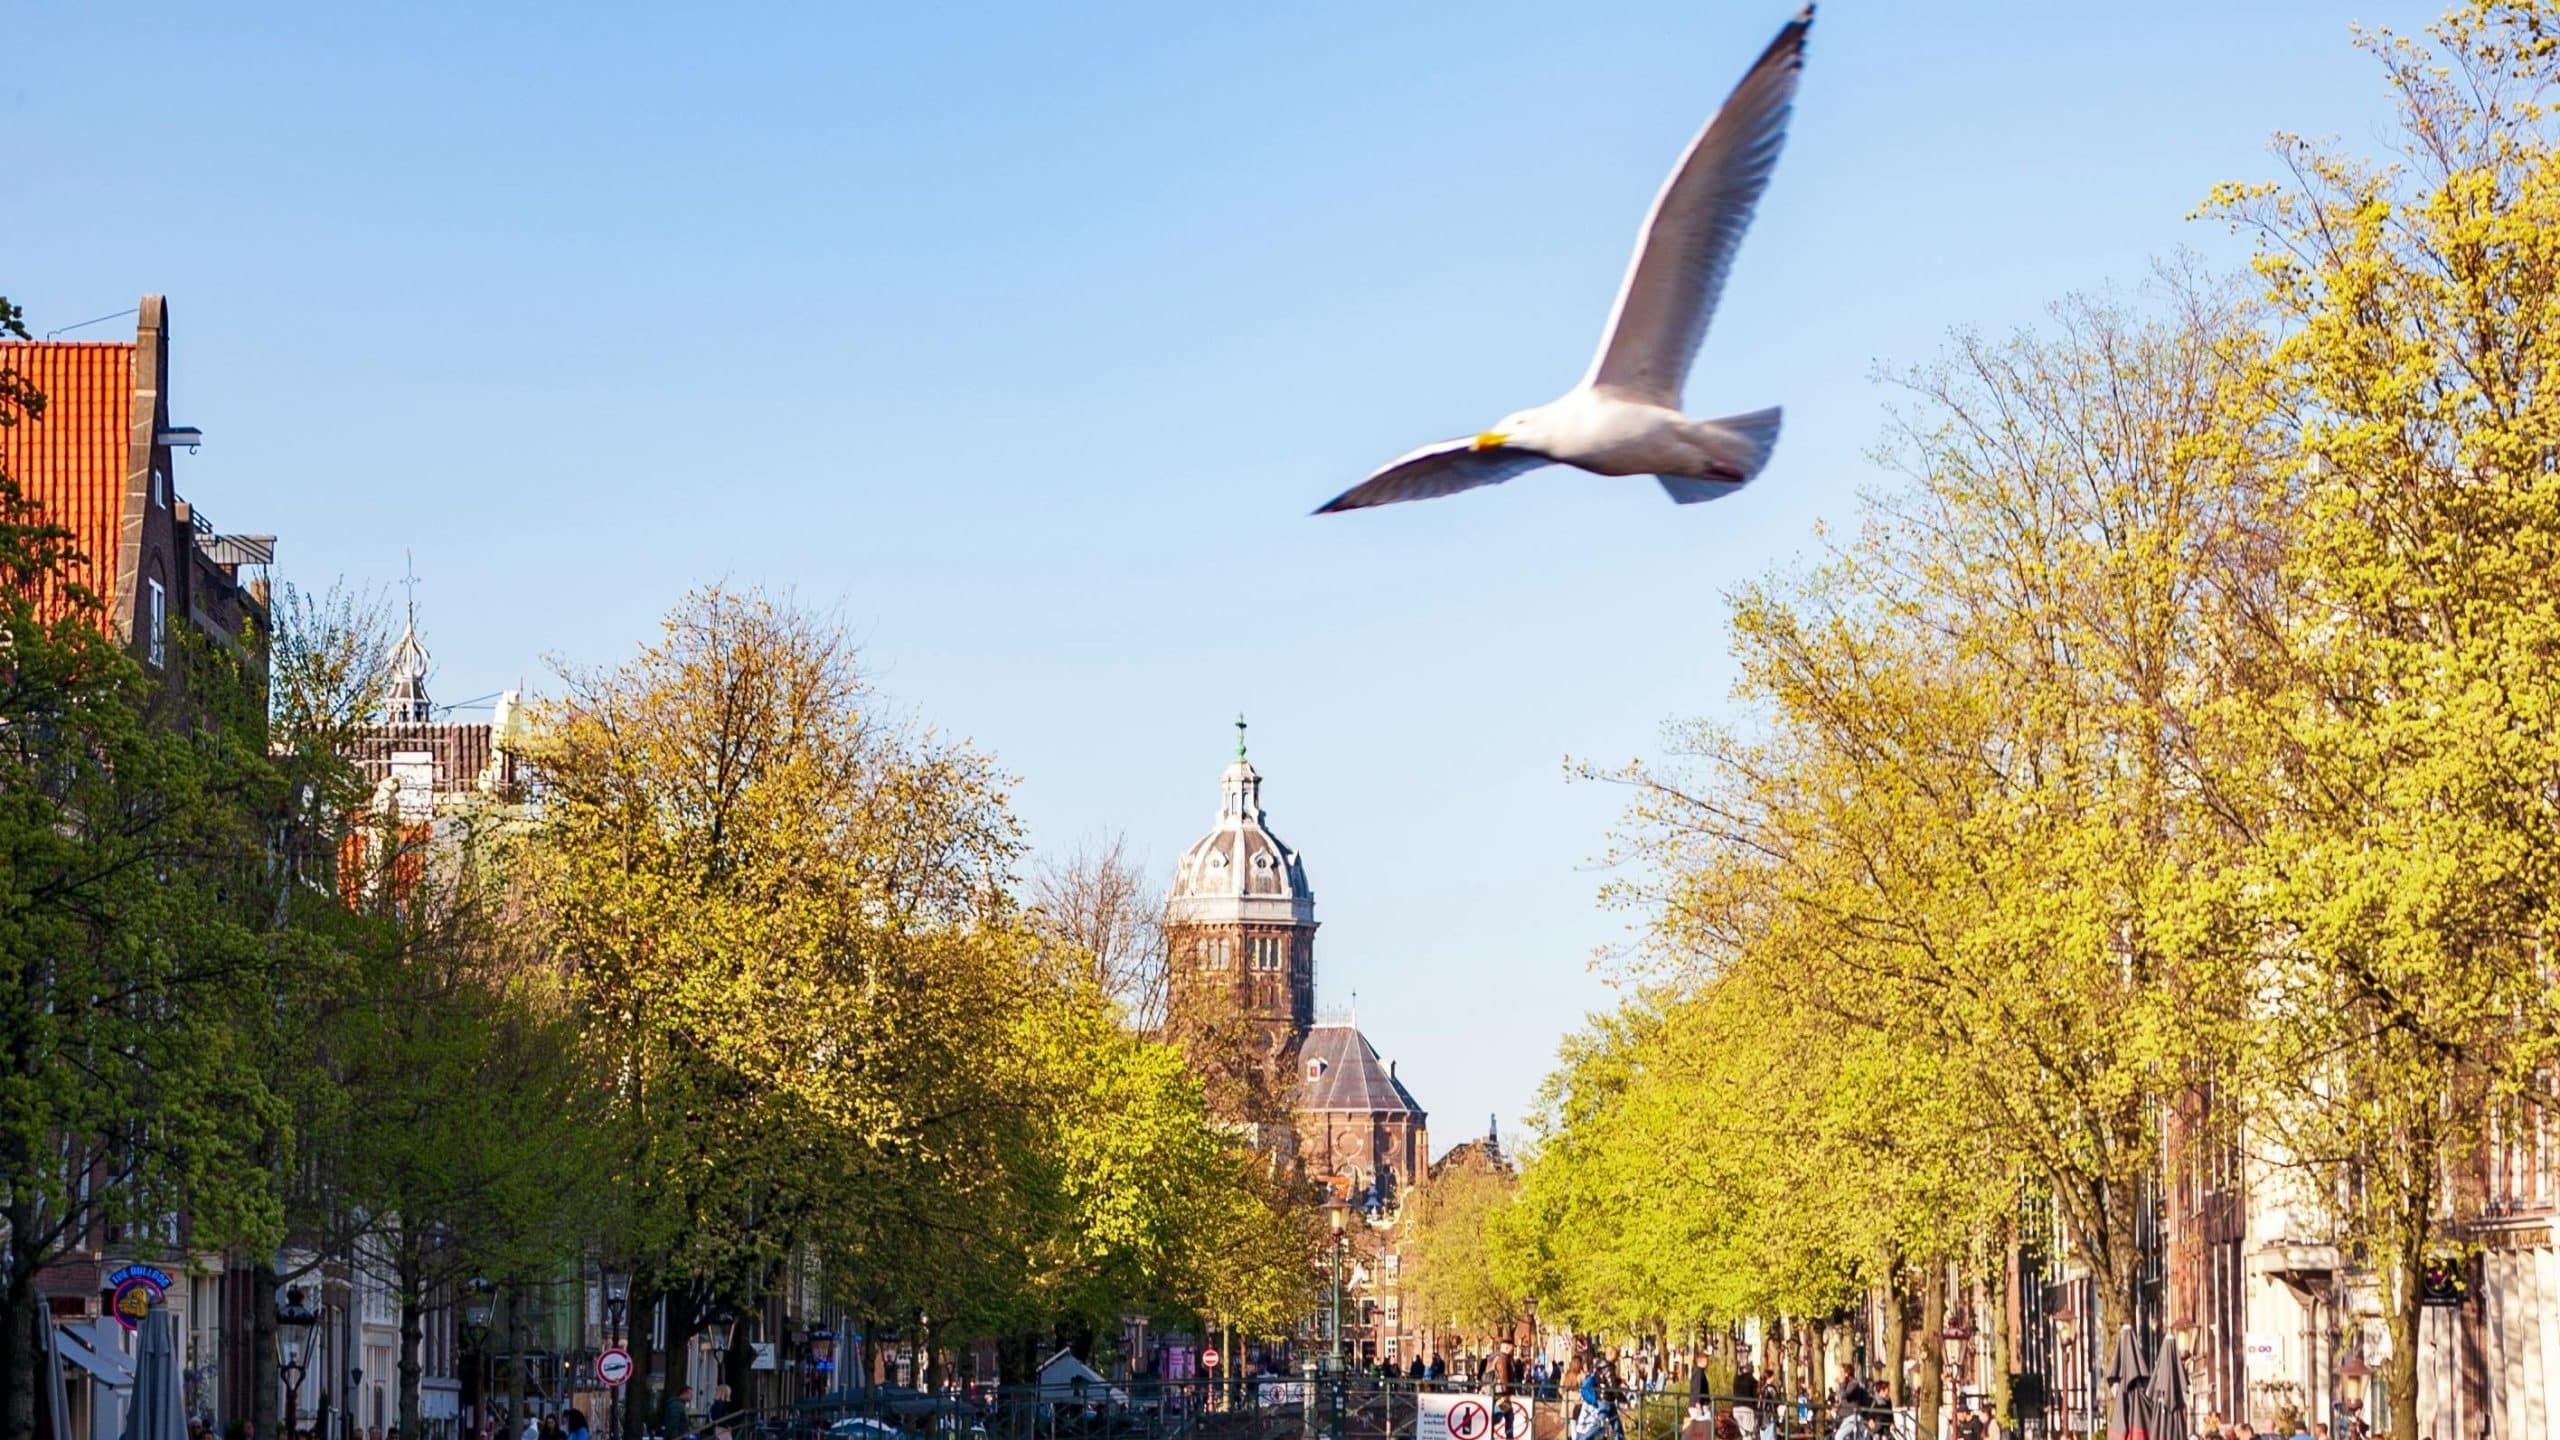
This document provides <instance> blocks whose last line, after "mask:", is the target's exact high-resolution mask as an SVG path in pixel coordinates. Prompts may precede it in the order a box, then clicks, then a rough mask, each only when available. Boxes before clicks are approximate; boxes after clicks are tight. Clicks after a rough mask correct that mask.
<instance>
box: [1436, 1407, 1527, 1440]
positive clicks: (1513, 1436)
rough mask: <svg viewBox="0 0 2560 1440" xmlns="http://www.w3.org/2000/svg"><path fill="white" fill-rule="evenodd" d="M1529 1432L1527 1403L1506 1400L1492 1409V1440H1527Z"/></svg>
mask: <svg viewBox="0 0 2560 1440" xmlns="http://www.w3.org/2000/svg"><path fill="white" fill-rule="evenodd" d="M1529 1431H1530V1420H1529V1402H1528V1401H1526V1400H1517V1399H1514V1400H1506V1401H1504V1402H1503V1403H1501V1404H1499V1405H1496V1406H1495V1407H1493V1440H1529ZM1450 1433H1451V1434H1455V1433H1457V1432H1455V1431H1451V1432H1450Z"/></svg>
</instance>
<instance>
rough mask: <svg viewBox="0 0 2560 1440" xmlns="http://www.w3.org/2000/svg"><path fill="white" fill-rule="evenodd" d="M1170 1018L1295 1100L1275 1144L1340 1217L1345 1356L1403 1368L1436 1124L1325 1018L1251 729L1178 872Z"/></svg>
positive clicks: (1294, 860) (1351, 1035)
mask: <svg viewBox="0 0 2560 1440" xmlns="http://www.w3.org/2000/svg"><path fill="white" fill-rule="evenodd" d="M1165 933H1166V940H1167V953H1168V957H1169V973H1168V976H1167V986H1168V996H1169V1002H1170V1004H1169V1008H1170V1009H1171V1010H1172V1011H1173V1013H1175V1014H1177V1015H1181V1014H1196V1013H1199V1012H1200V1011H1201V1010H1203V1009H1204V1008H1213V1007H1214V1008H1216V1009H1218V1010H1221V1011H1223V1012H1224V1013H1227V1014H1229V1015H1232V1016H1233V1017H1234V1018H1235V1020H1236V1021H1237V1022H1239V1024H1240V1027H1241V1028H1242V1030H1243V1031H1244V1032H1245V1033H1247V1034H1249V1035H1250V1036H1251V1037H1252V1043H1253V1045H1254V1047H1255V1051H1256V1057H1257V1063H1258V1064H1259V1065H1260V1066H1261V1067H1262V1069H1263V1071H1264V1074H1265V1076H1266V1078H1267V1079H1268V1081H1269V1082H1270V1083H1271V1085H1272V1087H1273V1089H1274V1090H1275V1091H1276V1092H1277V1093H1279V1094H1282V1095H1285V1096H1286V1097H1287V1099H1288V1103H1289V1109H1290V1120H1291V1125H1290V1127H1289V1128H1290V1133H1288V1134H1286V1135H1280V1136H1273V1137H1270V1143H1272V1144H1273V1145H1274V1147H1275V1148H1278V1149H1281V1150H1283V1151H1284V1153H1286V1154H1287V1155H1288V1156H1289V1157H1290V1159H1291V1161H1292V1162H1293V1163H1295V1164H1296V1165H1298V1166H1299V1167H1301V1168H1302V1169H1303V1170H1304V1172H1305V1174H1306V1175H1307V1177H1308V1178H1309V1179H1310V1180H1311V1181H1313V1182H1314V1183H1316V1184H1317V1185H1318V1186H1319V1187H1320V1188H1321V1189H1322V1190H1323V1191H1324V1193H1325V1197H1326V1202H1327V1203H1328V1204H1329V1205H1332V1206H1335V1207H1338V1209H1339V1213H1340V1214H1341V1216H1342V1218H1343V1219H1344V1221H1345V1225H1346V1229H1347V1230H1348V1231H1349V1232H1351V1233H1352V1234H1353V1235H1354V1236H1355V1237H1356V1238H1355V1243H1354V1244H1353V1245H1352V1246H1351V1247H1350V1248H1351V1250H1352V1253H1353V1260H1354V1265H1353V1269H1352V1272H1351V1274H1350V1276H1349V1277H1348V1278H1347V1280H1346V1290H1345V1321H1344V1330H1345V1345H1346V1348H1347V1349H1348V1350H1349V1352H1350V1354H1351V1355H1352V1356H1354V1357H1355V1358H1357V1359H1360V1360H1364V1361H1367V1360H1386V1361H1395V1362H1398V1363H1402V1362H1404V1361H1406V1360H1409V1359H1410V1358H1411V1357H1412V1356H1413V1355H1414V1354H1415V1353H1416V1350H1415V1344H1416V1341H1417V1339H1418V1337H1416V1336H1413V1335H1409V1334H1407V1333H1406V1332H1405V1331H1404V1329H1403V1326H1402V1323H1401V1321H1402V1316H1401V1315H1400V1313H1399V1308H1400V1307H1399V1306H1398V1303H1397V1297H1396V1293H1395V1291H1396V1286H1395V1279H1396V1274H1397V1270H1398V1268H1399V1267H1398V1257H1397V1254H1396V1230H1397V1221H1398V1217H1399V1214H1400V1212H1401V1210H1402V1205H1403V1201H1404V1197H1405V1195H1406V1192H1407V1191H1408V1190H1409V1189H1410V1187H1411V1186H1412V1185H1413V1183H1414V1182H1415V1181H1416V1180H1417V1179H1419V1178H1421V1177H1422V1176H1424V1175H1425V1174H1426V1173H1427V1171H1428V1167H1429V1165H1430V1162H1431V1140H1430V1130H1429V1117H1428V1116H1427V1115H1426V1114H1425V1113H1424V1111H1423V1109H1422V1106H1421V1105H1420V1103H1419V1102H1417V1101H1416V1100H1415V1099H1414V1098H1413V1094H1412V1092H1411V1091H1409V1090H1407V1089H1406V1088H1405V1087H1404V1083H1403V1081H1401V1080H1400V1079H1398V1078H1397V1076H1396V1070H1395V1065H1394V1063H1393V1062H1391V1061H1387V1060H1384V1059H1382V1058H1380V1056H1379V1054H1378V1050H1377V1047H1376V1046H1374V1045H1372V1044H1371V1043H1370V1042H1369V1040H1368V1038H1367V1037H1366V1036H1364V1035H1362V1034H1361V1033H1360V1030H1359V1027H1358V1026H1357V1025H1356V1024H1354V1023H1353V1022H1352V1021H1350V1020H1349V1019H1343V1020H1330V1019H1327V1020H1319V1019H1318V1018H1317V1014H1316V1004H1315V995H1316V983H1315V982H1316V956H1315V939H1316V901H1315V891H1314V889H1313V888H1312V887H1311V886H1310V885H1309V884H1308V883H1307V872H1306V866H1305V863H1304V862H1303V860H1302V859H1301V858H1300V856H1299V854H1298V852H1297V851H1295V850H1292V849H1290V848H1289V846H1288V845H1287V844H1285V843H1283V842H1282V841H1281V839H1280V837H1279V836H1278V835H1277V834H1275V833H1273V831H1272V829H1271V824H1270V816H1269V813H1268V812H1267V811H1266V810H1265V809H1264V808H1263V804H1262V774H1261V772H1260V771H1258V770H1256V769H1255V768H1254V766H1253V762H1252V761H1251V760H1249V759H1248V758H1246V755H1245V744H1244V722H1243V721H1242V720H1238V721H1237V722H1236V754H1235V760H1234V762H1233V763H1231V764H1229V765H1228V766H1227V769H1226V773H1225V774H1224V775H1223V776H1221V777H1220V779H1219V801H1218V818H1217V821H1216V823H1215V825H1213V826H1212V827H1211V829H1210V830H1209V833H1208V834H1206V835H1204V836H1202V837H1201V838H1200V839H1199V841H1198V842H1197V843H1195V844H1193V845H1192V846H1191V848H1190V849H1189V850H1187V851H1185V852H1183V856H1182V858H1181V860H1180V861H1179V862H1177V863H1176V865H1175V867H1174V875H1173V885H1172V889H1171V891H1170V892H1169V894H1168V896H1167V900H1166V906H1165Z"/></svg>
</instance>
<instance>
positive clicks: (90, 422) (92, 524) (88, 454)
mask: <svg viewBox="0 0 2560 1440" xmlns="http://www.w3.org/2000/svg"><path fill="white" fill-rule="evenodd" d="M0 354H5V356H6V362H5V363H6V364H7V365H8V366H9V367H10V368H12V369H15V370H16V371H18V372H19V373H20V374H22V375H24V376H26V377H27V380H28V381H29V383H31V384H33V385H34V386H35V388H36V389H37V390H39V391H41V392H43V394H44V400H45V404H44V414H43V416H42V417H41V418H35V419H29V418H25V417H21V418H20V419H19V421H18V423H17V424H16V425H13V426H8V427H5V428H0V466H5V467H6V468H7V470H8V472H9V474H10V475H11V476H13V477H15V478H16V480H17V482H18V486H19V488H20V489H21V490H23V491H24V492H25V493H26V495H27V497H28V498H29V499H31V500H34V501H36V502H37V503H38V504H40V505H42V506H43V507H44V510H45V517H46V518H47V519H49V520H51V521H52V522H53V523H55V524H57V525H60V526H62V527H63V528H65V529H67V530H69V531H70V532H71V533H72V536H73V540H72V544H73V545H74V546H75V547H76V548H77V549H78V550H79V551H80V553H81V555H82V556H83V557H84V558H85V559H86V561H87V566H86V569H85V570H84V571H83V580H84V582H85V583H86V584H87V585H88V586H89V588H90V589H92V590H95V591H96V592H97V593H98V595H99V598H101V599H102V600H104V601H106V602H107V610H108V613H109V614H113V613H114V609H115V605H114V602H115V596H116V589H117V576H116V573H115V571H116V555H117V547H118V544H119V543H120V541H121V539H122V531H123V524H124V498H125V480H126V475H127V467H128V466H129V465H130V464H131V454H132V444H133V356H134V347H133V345H132V343H131V342H125V343H120V344H119V343H112V342H110V343H103V344H101V343H90V342H82V343H69V342H63V341H39V342H34V343H28V342H19V343H14V344H9V345H5V346H0Z"/></svg>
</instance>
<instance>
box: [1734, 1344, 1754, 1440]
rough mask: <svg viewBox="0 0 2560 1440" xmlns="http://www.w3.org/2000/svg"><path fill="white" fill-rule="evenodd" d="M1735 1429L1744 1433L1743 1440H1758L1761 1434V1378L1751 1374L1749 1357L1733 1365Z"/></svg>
mask: <svg viewBox="0 0 2560 1440" xmlns="http://www.w3.org/2000/svg"><path fill="white" fill-rule="evenodd" d="M1733 1428H1735V1429H1736V1430H1739V1431H1741V1432H1742V1437H1743V1440H1756V1437H1757V1436H1758V1435H1759V1434H1760V1377H1759V1376H1757V1375H1754V1374H1752V1373H1751V1357H1750V1356H1748V1355H1745V1356H1743V1357H1741V1358H1740V1359H1738V1360H1736V1361H1735V1362H1734V1365H1733Z"/></svg>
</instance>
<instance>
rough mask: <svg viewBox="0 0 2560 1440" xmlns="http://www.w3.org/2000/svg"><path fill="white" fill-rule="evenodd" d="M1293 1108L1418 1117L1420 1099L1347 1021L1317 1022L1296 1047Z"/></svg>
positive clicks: (1366, 1039)
mask: <svg viewBox="0 0 2560 1440" xmlns="http://www.w3.org/2000/svg"><path fill="white" fill-rule="evenodd" d="M1298 1109H1299V1110H1300V1111H1301V1112H1306V1111H1323V1110H1330V1111H1336V1112H1349V1113H1352V1114H1358V1115H1398V1116H1409V1117H1411V1118H1412V1119H1415V1120H1420V1119H1423V1118H1424V1116H1423V1113H1422V1104H1421V1102H1420V1101H1417V1100H1415V1099H1414V1098H1413V1092H1412V1091H1410V1090H1407V1089H1405V1088H1404V1082H1403V1081H1401V1080H1398V1079H1397V1078H1396V1072H1395V1071H1394V1070H1393V1069H1392V1068H1390V1067H1389V1066H1388V1065H1387V1063H1386V1062H1385V1061H1383V1060H1380V1059H1379V1058H1378V1051H1377V1047H1376V1046H1373V1045H1371V1044H1370V1043H1369V1038H1368V1037H1367V1036H1365V1035H1363V1034H1361V1033H1360V1032H1359V1030H1358V1029H1357V1028H1355V1027H1353V1026H1351V1025H1349V1024H1323V1025H1318V1026H1316V1027H1315V1028H1314V1029H1312V1030H1309V1031H1308V1032H1307V1038H1306V1041H1305V1043H1303V1044H1301V1045H1300V1046H1299V1047H1298Z"/></svg>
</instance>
